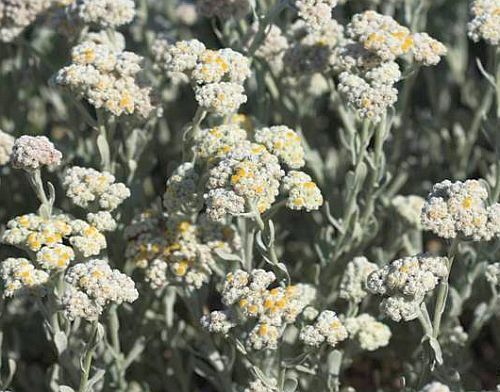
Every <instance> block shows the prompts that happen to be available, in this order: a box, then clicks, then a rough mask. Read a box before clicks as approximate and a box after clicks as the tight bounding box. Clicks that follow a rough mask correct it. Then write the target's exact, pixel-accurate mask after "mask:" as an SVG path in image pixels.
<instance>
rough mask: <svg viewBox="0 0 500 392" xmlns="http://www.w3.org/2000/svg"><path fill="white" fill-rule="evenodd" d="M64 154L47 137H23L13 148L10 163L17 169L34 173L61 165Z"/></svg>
mask: <svg viewBox="0 0 500 392" xmlns="http://www.w3.org/2000/svg"><path fill="white" fill-rule="evenodd" d="M61 158H62V154H61V152H60V151H59V150H57V149H56V148H55V147H54V144H52V143H51V142H50V140H49V139H47V137H45V136H27V135H23V136H21V137H19V138H17V139H16V140H15V142H14V145H13V146H12V153H11V156H10V163H11V164H12V166H13V167H15V168H17V169H23V170H26V171H32V170H37V169H40V168H41V167H42V166H49V167H54V166H58V165H60V164H61Z"/></svg>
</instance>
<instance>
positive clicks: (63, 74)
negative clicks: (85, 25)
mask: <svg viewBox="0 0 500 392" xmlns="http://www.w3.org/2000/svg"><path fill="white" fill-rule="evenodd" d="M141 62H142V57H141V56H138V55H136V54H135V53H133V52H127V51H122V50H119V49H118V48H116V47H112V46H110V45H108V44H105V43H96V42H94V41H92V40H90V39H89V40H86V41H84V42H83V43H81V44H79V45H77V46H75V47H74V48H73V49H72V64H70V65H68V66H66V67H64V68H62V69H61V70H59V71H58V72H57V74H56V77H55V80H56V83H58V84H59V85H61V86H65V87H67V88H69V89H70V90H71V91H72V92H73V93H75V94H77V95H78V96H79V97H81V98H84V99H86V100H87V101H88V102H89V103H90V104H91V105H93V106H94V107H96V108H97V109H101V108H103V109H105V110H107V111H108V112H110V113H111V114H113V115H115V116H121V115H131V114H136V115H138V116H139V117H141V118H147V117H148V116H149V115H150V114H151V112H152V111H153V105H152V103H151V98H150V90H151V89H150V88H149V87H142V86H141V85H140V84H139V83H138V80H137V74H138V73H139V72H140V71H141Z"/></svg>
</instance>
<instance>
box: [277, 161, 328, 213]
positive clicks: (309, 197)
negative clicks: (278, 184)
mask: <svg viewBox="0 0 500 392" xmlns="http://www.w3.org/2000/svg"><path fill="white" fill-rule="evenodd" d="M283 191H284V192H286V193H288V197H287V202H286V206H287V207H288V208H289V209H291V210H306V211H312V210H317V209H318V208H319V207H320V206H321V205H322V204H323V196H322V194H321V191H320V189H319V188H318V186H317V185H316V184H315V183H314V182H313V181H312V179H311V177H310V176H309V175H308V174H306V173H304V172H301V171H295V170H292V171H290V172H288V174H287V175H286V176H285V177H284V178H283Z"/></svg>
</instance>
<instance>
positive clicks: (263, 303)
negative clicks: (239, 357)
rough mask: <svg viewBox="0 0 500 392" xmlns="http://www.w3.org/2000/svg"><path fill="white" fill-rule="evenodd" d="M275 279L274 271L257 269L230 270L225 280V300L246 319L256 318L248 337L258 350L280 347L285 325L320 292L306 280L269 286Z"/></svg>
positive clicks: (292, 321)
mask: <svg viewBox="0 0 500 392" xmlns="http://www.w3.org/2000/svg"><path fill="white" fill-rule="evenodd" d="M275 280H276V276H275V275H274V273H272V272H268V271H265V270H262V269H255V270H253V271H252V272H251V273H250V274H249V273H247V272H245V271H243V270H237V271H235V272H234V273H233V272H230V273H229V274H227V276H226V279H225V281H224V286H223V289H222V302H223V303H224V304H225V305H226V306H230V307H231V309H232V310H234V313H235V314H238V315H240V316H241V317H243V319H244V320H247V319H255V320H256V323H255V325H254V326H253V328H252V329H251V330H250V332H249V333H248V337H247V339H246V344H247V346H248V347H250V348H253V349H254V350H262V349H271V350H274V349H276V348H277V345H278V340H279V339H280V338H281V336H282V334H283V331H284V329H285V326H286V325H287V324H292V323H294V322H295V320H296V319H297V316H298V315H299V314H300V313H301V312H302V310H303V309H304V308H305V307H306V306H307V305H308V304H309V303H310V302H311V301H312V300H313V299H314V297H315V295H316V292H315V290H314V289H313V288H312V287H311V286H307V285H302V284H299V285H295V286H287V287H282V286H277V287H275V288H272V289H269V288H268V287H269V286H270V285H271V284H272V283H274V282H275ZM242 324H243V322H242Z"/></svg>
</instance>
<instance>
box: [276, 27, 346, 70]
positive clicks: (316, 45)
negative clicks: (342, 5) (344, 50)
mask: <svg viewBox="0 0 500 392" xmlns="http://www.w3.org/2000/svg"><path fill="white" fill-rule="evenodd" d="M288 35H289V42H290V45H289V47H288V49H287V50H286V51H285V54H284V63H285V67H286V71H287V72H288V73H289V74H290V75H291V76H293V77H301V76H303V75H309V76H310V75H312V74H315V73H318V72H319V73H321V72H324V71H325V70H326V69H327V68H328V67H330V66H331V65H332V64H333V63H334V61H335V58H336V51H337V48H338V46H339V45H340V44H341V43H342V42H343V41H344V27H343V26H342V25H340V24H339V23H338V22H337V21H335V20H334V19H330V20H328V21H325V22H324V23H322V24H321V25H320V26H317V27H316V28H311V26H309V25H308V24H307V23H306V21H304V20H302V19H298V20H297V21H296V22H295V23H294V24H292V25H291V26H290V29H289V32H288Z"/></svg>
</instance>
